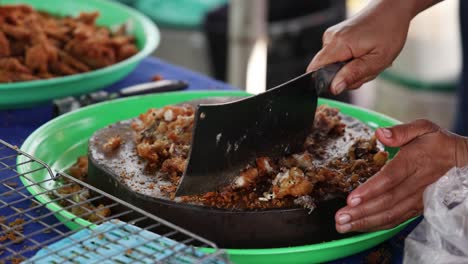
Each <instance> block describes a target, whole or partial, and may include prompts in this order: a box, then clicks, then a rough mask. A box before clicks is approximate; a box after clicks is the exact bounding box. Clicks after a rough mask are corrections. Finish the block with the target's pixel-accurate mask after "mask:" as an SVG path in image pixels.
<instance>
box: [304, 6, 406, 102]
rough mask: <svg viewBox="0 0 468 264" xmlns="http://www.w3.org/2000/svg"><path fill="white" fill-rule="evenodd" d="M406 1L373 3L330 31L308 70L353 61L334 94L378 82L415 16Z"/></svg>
mask: <svg viewBox="0 0 468 264" xmlns="http://www.w3.org/2000/svg"><path fill="white" fill-rule="evenodd" d="M405 1H407V2H405ZM405 1H395V0H391V1H385V0H375V1H372V2H371V3H370V4H369V5H368V6H367V7H366V8H365V9H364V10H362V11H361V12H360V13H358V14H357V15H355V16H354V17H352V18H350V19H348V20H345V21H343V22H342V23H340V24H337V25H335V26H333V27H331V28H329V29H327V30H326V31H325V33H324V34H323V47H322V50H321V51H320V52H318V53H317V55H316V56H315V57H314V58H313V60H312V61H311V63H310V64H309V67H308V68H307V71H308V72H309V71H313V70H316V69H318V68H320V67H322V66H325V65H327V64H331V63H334V62H342V61H349V60H350V62H348V63H347V64H346V65H345V66H344V67H343V68H342V69H341V70H340V71H339V72H338V74H337V75H336V76H335V78H334V80H333V82H332V84H331V87H330V90H331V92H332V93H333V94H339V93H341V92H342V91H343V90H345V89H356V88H359V87H360V86H361V85H362V84H364V83H365V82H368V81H370V80H372V79H374V78H375V77H376V76H377V75H378V74H379V73H380V72H381V71H383V70H384V69H385V68H387V67H388V66H390V65H391V64H392V62H393V60H394V59H395V58H396V57H397V55H398V54H399V53H400V51H401V49H402V48H403V45H404V42H405V40H406V36H407V33H408V28H409V24H410V21H411V19H412V18H413V16H414V15H415V14H414V11H413V9H412V7H410V6H409V5H408V4H409V3H410V2H411V0H405Z"/></svg>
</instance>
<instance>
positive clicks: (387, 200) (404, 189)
mask: <svg viewBox="0 0 468 264" xmlns="http://www.w3.org/2000/svg"><path fill="white" fill-rule="evenodd" d="M411 184H412V183H410V182H408V183H407V182H406V181H405V183H404V184H401V185H399V186H397V187H396V188H393V189H392V190H390V191H389V192H386V193H383V194H381V195H380V196H378V197H376V198H375V199H372V200H370V201H368V202H365V203H363V204H361V205H359V206H356V207H349V206H347V207H344V208H342V209H340V210H338V211H337V212H336V215H335V221H336V223H337V224H338V225H344V224H346V223H349V222H354V221H357V220H359V219H364V218H366V217H368V216H372V215H376V214H379V213H380V212H384V211H387V210H390V209H391V208H393V207H395V206H397V207H398V206H401V203H402V201H404V200H405V199H407V198H408V196H410V195H412V194H415V193H416V194H419V198H420V197H422V193H423V192H424V189H425V186H424V187H418V189H416V192H415V188H412V187H411V186H410V185H411ZM416 197H418V196H416Z"/></svg>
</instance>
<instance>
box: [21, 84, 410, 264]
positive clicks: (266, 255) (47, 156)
mask: <svg viewBox="0 0 468 264" xmlns="http://www.w3.org/2000/svg"><path fill="white" fill-rule="evenodd" d="M233 95H245V93H244V92H241V91H231V92H226V91H216V92H175V93H165V94H156V95H149V96H139V97H129V98H124V99H119V100H115V101H110V102H105V103H101V104H96V105H93V106H89V107H85V108H82V109H80V110H78V111H75V112H71V113H68V114H66V115H63V116H61V117H59V118H56V119H54V120H52V121H50V122H48V123H46V124H45V125H43V126H41V127H40V128H39V129H37V130H36V131H35V132H34V133H32V134H31V135H30V136H29V137H28V138H27V139H26V141H25V142H24V144H23V146H22V147H21V149H22V150H23V151H25V152H27V153H29V154H32V155H34V156H36V157H38V158H39V159H41V160H43V161H45V162H46V163H48V164H49V165H51V166H52V169H53V170H56V171H63V170H65V169H66V168H67V167H69V166H71V165H72V164H73V163H74V162H75V161H76V158H77V157H78V156H80V155H85V154H86V152H87V143H88V138H89V137H90V136H91V135H92V134H93V133H94V132H95V131H96V130H98V129H100V128H102V127H105V126H107V125H109V124H112V123H115V122H117V121H119V120H124V119H129V118H133V117H135V116H137V115H138V114H140V113H143V112H146V110H147V109H148V108H151V107H161V106H164V105H168V104H175V103H179V102H182V101H187V100H191V99H196V98H202V97H208V96H233ZM319 104H327V105H330V106H333V107H337V108H339V109H340V111H341V112H342V113H344V114H347V115H350V116H353V117H355V118H357V119H359V120H361V121H363V122H364V123H366V124H367V125H368V126H370V127H371V128H374V129H375V128H377V127H381V126H391V125H395V124H398V123H399V122H398V121H396V120H394V119H391V118H389V117H387V116H384V115H381V114H378V113H375V112H372V111H369V110H366V109H362V108H358V107H356V106H352V105H348V104H344V103H339V102H335V101H330V100H325V99H320V100H319ZM388 151H389V152H390V153H391V155H392V156H393V155H394V154H395V151H396V149H388ZM22 161H25V160H24V159H23V158H22V156H20V158H19V159H18V163H20V162H22ZM31 166H32V165H31V164H30V163H28V164H27V166H19V168H18V170H19V171H20V173H21V172H27V171H32V170H33V169H34V168H33V167H31ZM46 177H50V176H49V174H48V173H47V172H46V171H43V170H41V171H38V172H35V173H32V174H31V175H28V178H30V179H32V180H33V181H36V182H40V181H41V180H43V179H45V178H46ZM22 180H23V183H24V184H25V185H29V184H30V182H28V181H27V180H26V179H22ZM45 187H46V188H47V186H45ZM28 190H29V191H30V192H31V193H32V194H38V193H40V192H41V188H40V187H37V186H34V187H29V188H28ZM37 198H38V200H39V201H41V202H42V203H47V202H48V201H50V199H49V197H48V196H46V195H38V196H37ZM47 207H48V208H49V209H50V210H52V211H55V212H57V211H58V212H57V214H56V215H57V216H58V218H59V219H62V220H63V219H73V218H76V216H74V215H72V214H71V213H68V212H64V211H59V210H60V208H61V207H60V206H59V205H58V204H55V203H48V204H47ZM75 221H76V222H78V223H80V224H81V225H89V223H88V222H87V221H85V220H83V219H76V220H75ZM408 222H409V221H408ZM408 222H407V223H408ZM407 223H405V224H402V225H400V226H398V227H396V228H393V229H389V230H384V231H379V232H373V233H366V234H361V235H358V236H354V237H351V238H346V239H340V240H336V241H331V242H324V243H320V244H314V245H305V246H299V247H288V248H274V249H228V253H229V255H230V258H231V260H233V261H234V262H235V263H314V262H324V261H329V260H334V259H338V258H341V257H345V256H349V255H352V254H355V253H357V252H360V251H363V250H365V249H368V248H370V247H372V246H375V245H377V244H379V243H381V242H383V241H384V240H386V239H388V238H390V237H392V236H393V235H395V234H396V233H398V232H399V231H400V230H401V229H402V228H404V227H405V225H406V224H407ZM68 226H69V227H70V228H76V227H77V225H76V223H75V224H73V222H70V224H68ZM272 232H274V230H272Z"/></svg>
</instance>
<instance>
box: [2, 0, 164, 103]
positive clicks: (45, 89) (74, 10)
mask: <svg viewBox="0 0 468 264" xmlns="http://www.w3.org/2000/svg"><path fill="white" fill-rule="evenodd" d="M20 3H23V4H28V5H31V6H33V7H34V8H36V9H38V10H42V11H45V12H49V13H51V14H55V15H61V16H63V15H71V16H77V15H79V13H81V12H83V11H99V12H100V16H99V19H98V20H97V24H99V25H102V26H107V27H111V26H118V25H121V24H123V23H128V24H129V25H130V28H129V29H130V32H129V33H130V34H132V35H134V36H135V39H136V44H137V47H138V49H139V52H138V53H137V54H135V55H134V56H132V57H130V58H128V59H126V60H123V61H121V62H119V63H116V64H114V65H111V66H108V67H105V68H102V69H98V70H95V71H91V72H87V73H81V74H75V75H70V76H65V77H57V78H53V79H48V80H36V81H27V82H16V83H3V84H0V109H5V108H20V107H28V106H32V105H35V104H39V103H42V102H47V101H49V100H51V99H54V98H59V97H64V96H68V95H78V94H84V93H88V92H91V91H95V90H97V89H100V88H103V87H105V86H107V85H109V84H111V83H113V82H116V81H118V80H120V79H122V78H123V77H125V76H126V75H128V74H129V73H130V72H131V71H132V70H133V69H134V68H135V67H136V66H137V64H138V62H140V61H141V60H142V59H143V58H145V57H147V56H148V55H150V54H151V53H152V52H153V51H154V50H155V49H156V47H157V45H158V44H159V31H158V29H157V28H156V26H155V25H154V23H153V22H151V20H149V19H148V18H147V17H145V16H144V15H142V14H141V13H139V12H138V11H136V10H134V9H131V8H129V7H127V6H125V5H123V4H120V3H118V2H113V1H107V0H78V1H75V0H73V1H71V0H62V1H58V0H2V1H1V4H2V5H3V4H20Z"/></svg>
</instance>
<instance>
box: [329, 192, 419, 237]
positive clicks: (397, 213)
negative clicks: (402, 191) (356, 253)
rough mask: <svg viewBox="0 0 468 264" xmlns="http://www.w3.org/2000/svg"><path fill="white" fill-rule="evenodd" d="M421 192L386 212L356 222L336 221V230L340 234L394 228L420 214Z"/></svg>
mask: <svg viewBox="0 0 468 264" xmlns="http://www.w3.org/2000/svg"><path fill="white" fill-rule="evenodd" d="M422 191H423V190H420V191H418V192H416V193H414V194H413V195H411V196H410V197H408V198H406V199H404V200H402V201H401V202H399V203H398V204H396V205H395V206H392V207H390V208H388V209H387V210H383V211H379V212H378V213H376V214H372V215H369V216H366V217H363V218H359V219H357V220H352V219H350V220H349V222H345V223H343V222H340V221H337V223H336V229H337V231H338V232H340V233H345V232H351V231H371V230H372V231H373V230H380V229H385V228H390V227H394V226H396V225H398V224H400V223H401V222H403V221H404V220H406V219H408V218H410V217H413V216H415V215H417V214H419V213H420V212H422V207H423V202H422Z"/></svg>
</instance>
